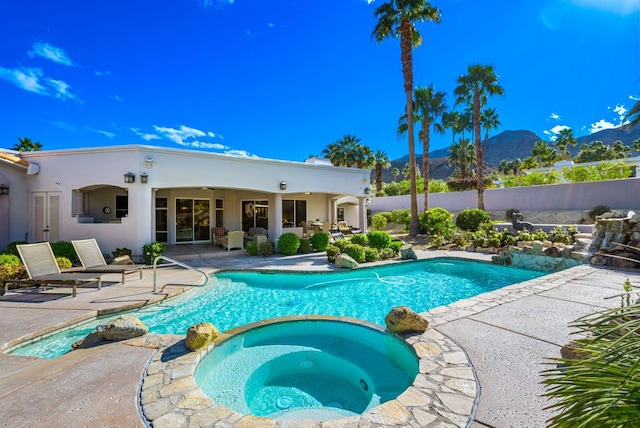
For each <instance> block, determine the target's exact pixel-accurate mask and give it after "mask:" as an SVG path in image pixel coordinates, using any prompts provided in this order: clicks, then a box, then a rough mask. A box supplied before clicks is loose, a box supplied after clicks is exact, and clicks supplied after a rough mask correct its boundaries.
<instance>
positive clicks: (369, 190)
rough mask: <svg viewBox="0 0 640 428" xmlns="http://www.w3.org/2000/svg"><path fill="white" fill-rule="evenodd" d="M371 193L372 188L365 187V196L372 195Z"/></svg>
mask: <svg viewBox="0 0 640 428" xmlns="http://www.w3.org/2000/svg"><path fill="white" fill-rule="evenodd" d="M370 193H371V189H370V188H368V187H365V188H364V194H365V195H368V194H370Z"/></svg>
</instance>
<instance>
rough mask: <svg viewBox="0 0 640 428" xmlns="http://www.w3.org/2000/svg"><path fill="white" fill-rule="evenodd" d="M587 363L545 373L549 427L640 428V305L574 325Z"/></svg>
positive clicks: (566, 363) (564, 363)
mask: <svg viewBox="0 0 640 428" xmlns="http://www.w3.org/2000/svg"><path fill="white" fill-rule="evenodd" d="M572 326H573V327H574V328H576V329H577V331H576V333H577V334H578V335H580V336H584V338H581V339H577V340H575V342H577V346H578V349H577V351H578V352H579V353H582V355H583V356H585V357H586V358H584V359H562V358H559V359H554V360H553V363H552V364H554V365H555V366H556V367H555V368H552V369H549V370H545V371H543V372H542V376H543V377H544V378H545V380H544V381H543V382H542V383H543V384H544V385H545V387H546V390H547V392H546V394H545V396H546V397H549V398H551V399H555V402H554V403H553V404H551V405H550V406H548V409H552V410H555V411H558V413H557V414H556V415H555V416H553V417H552V418H551V419H550V420H549V421H548V426H549V427H572V428H579V427H637V426H640V301H636V302H635V303H631V304H629V305H625V304H624V303H623V305H622V308H615V309H609V310H605V311H601V312H597V313H595V314H592V315H589V316H586V317H583V318H580V319H578V320H576V321H574V322H573V323H572Z"/></svg>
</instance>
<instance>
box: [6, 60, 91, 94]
mask: <svg viewBox="0 0 640 428" xmlns="http://www.w3.org/2000/svg"><path fill="white" fill-rule="evenodd" d="M0 79H4V80H7V81H9V82H11V83H13V84H14V85H16V86H17V87H18V88H20V89H24V90H25V91H27V92H33V93H36V94H38V95H44V96H48V97H54V98H60V99H63V100H64V99H71V100H76V101H80V100H79V98H78V96H77V95H76V94H74V93H73V92H72V91H71V86H69V85H68V84H67V83H66V82H63V81H62V80H56V79H52V78H50V77H47V76H45V75H44V72H43V71H42V70H41V69H39V68H27V67H18V68H11V69H9V68H3V67H0Z"/></svg>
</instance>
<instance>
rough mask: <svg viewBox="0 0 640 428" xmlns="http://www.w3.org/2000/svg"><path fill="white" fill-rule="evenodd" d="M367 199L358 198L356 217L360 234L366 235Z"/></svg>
mask: <svg viewBox="0 0 640 428" xmlns="http://www.w3.org/2000/svg"><path fill="white" fill-rule="evenodd" d="M367 199H368V198H367V197H358V209H359V212H358V217H359V219H360V230H361V231H362V233H367Z"/></svg>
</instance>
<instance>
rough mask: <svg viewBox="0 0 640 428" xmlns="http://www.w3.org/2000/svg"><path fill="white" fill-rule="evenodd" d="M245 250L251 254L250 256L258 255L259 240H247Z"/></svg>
mask: <svg viewBox="0 0 640 428" xmlns="http://www.w3.org/2000/svg"><path fill="white" fill-rule="evenodd" d="M245 250H247V254H249V255H250V256H257V255H258V242H256V241H249V242H247V246H246V248H245Z"/></svg>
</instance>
